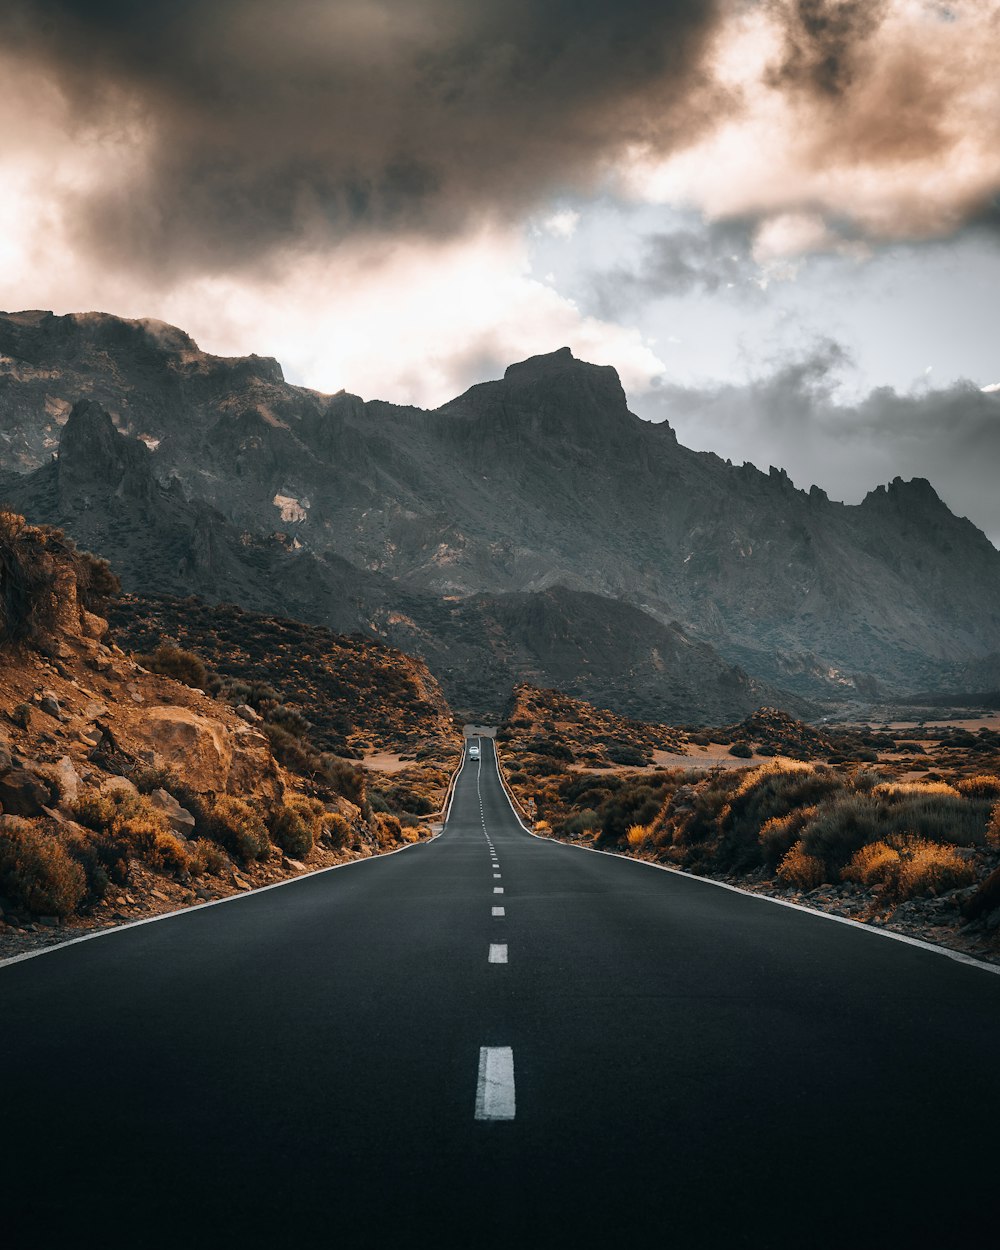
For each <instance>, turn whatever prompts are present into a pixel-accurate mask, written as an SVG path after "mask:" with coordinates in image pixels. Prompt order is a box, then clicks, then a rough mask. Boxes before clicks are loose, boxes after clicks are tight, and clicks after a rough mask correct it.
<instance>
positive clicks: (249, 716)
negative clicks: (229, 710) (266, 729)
mask: <svg viewBox="0 0 1000 1250" xmlns="http://www.w3.org/2000/svg"><path fill="white" fill-rule="evenodd" d="M236 715H237V716H238V717H239V718H240V719H241V720H245V721H246V722H247V724H248V725H256V724H259V722H260V719H261V717H260V713H259V712H256V711H254V709H253V708H252V707H251V706H250V704H249V703H240V704H239V705H238V706H237V708H236Z"/></svg>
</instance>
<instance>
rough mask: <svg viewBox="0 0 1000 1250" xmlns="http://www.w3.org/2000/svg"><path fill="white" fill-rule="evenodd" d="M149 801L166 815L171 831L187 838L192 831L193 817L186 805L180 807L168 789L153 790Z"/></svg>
mask: <svg viewBox="0 0 1000 1250" xmlns="http://www.w3.org/2000/svg"><path fill="white" fill-rule="evenodd" d="M149 801H150V803H152V805H153V806H154V807H155V808H157V810H159V811H161V812H162V813H163V814H164V816H166V818H167V821H168V823H169V824H170V829H171V832H173V833H176V834H177V836H178V837H179V838H189V837H190V836H191V834H192V833H194V825H195V820H194V817H193V816H192V815H191V813H190V812H189V811H188V810H187V808H186V807H181V805H180V803H178V802H177V800H176V799H175V798H174V796H173V795H172V794H170V793H169V791H167V790H154V791H153V793H152V794H151V795H150V796H149Z"/></svg>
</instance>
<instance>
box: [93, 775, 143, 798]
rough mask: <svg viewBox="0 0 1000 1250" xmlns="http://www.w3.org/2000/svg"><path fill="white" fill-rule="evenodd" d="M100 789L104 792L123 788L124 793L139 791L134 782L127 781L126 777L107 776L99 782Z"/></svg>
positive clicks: (136, 792)
mask: <svg viewBox="0 0 1000 1250" xmlns="http://www.w3.org/2000/svg"><path fill="white" fill-rule="evenodd" d="M101 789H102V790H103V791H105V792H107V791H108V790H123V791H124V792H125V793H126V794H135V795H137V794H138V793H139V791H138V789H137V788H136V786H135V783H134V782H132V781H129V779H128V778H127V777H107V778H105V780H104V781H102V782H101Z"/></svg>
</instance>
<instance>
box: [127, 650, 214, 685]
mask: <svg viewBox="0 0 1000 1250" xmlns="http://www.w3.org/2000/svg"><path fill="white" fill-rule="evenodd" d="M139 658H140V661H141V662H142V664H143V666H144V667H145V668H148V669H149V671H150V672H151V673H160V674H161V675H162V676H164V677H172V678H173V680H174V681H179V682H182V683H183V684H184V685H185V686H193V687H194V688H195V689H197V690H205V689H206V688H207V686H208V670H207V669H206V667H205V664H204V662H203V661H202V660H201V659H200V658H199V657H198V656H196V655H195V654H194V652H193V651H182V650H181V648H180V647H178V646H177V645H176V644H175V643H172V642H169V641H167V640H166V639H164V640H163V641H162V642H161V643H160V645H159V646H158V647H157V648H156V650H155V651H154V652H153V654H152V655H143V656H140V657H139Z"/></svg>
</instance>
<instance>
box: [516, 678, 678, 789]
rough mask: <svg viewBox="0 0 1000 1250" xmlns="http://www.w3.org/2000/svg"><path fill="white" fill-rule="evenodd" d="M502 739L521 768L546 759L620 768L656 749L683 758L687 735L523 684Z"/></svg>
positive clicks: (644, 759)
mask: <svg viewBox="0 0 1000 1250" xmlns="http://www.w3.org/2000/svg"><path fill="white" fill-rule="evenodd" d="M497 740H498V741H499V742H501V743H502V744H503V749H504V753H505V755H510V757H511V758H514V759H516V760H517V761H518V763H519V765H520V766H523V765H524V763H525V761H526V760H527V761H528V763H529V764H530V767H531V768H536V767H537V765H538V764H539V763H540V761H541V760H544V762H545V765H546V767H549V766H551V765H552V761H561V763H560V765H559V766H560V767H561V764H562V763H565V764H573V763H575V764H579V765H582V766H584V767H586V768H616V767H620V766H632V767H636V766H639V767H641V766H644V765H646V764H648V763H650V762H651V761H652V758H653V754H654V752H656V751H668V752H671V753H676V754H679V755H683V754H684V753H685V750H686V743H687V734H686V733H685V732H684V731H683V730H680V729H676V728H674V727H673V726H671V725H649V724H645V723H643V722H642V721H636V720H630V719H629V718H628V717H626V716H617V715H615V713H614V712H608V711H606V710H603V709H601V708H596V707H593V706H592V705H591V704H589V703H585V702H583V701H582V700H580V699H574V698H571V697H570V696H568V695H565V694H562V693H560V691H558V690H545V689H539V688H538V687H536V686H529V685H527V684H522V685H518V686H515V688H514V692H513V694H512V695H511V700H510V704H509V706H508V708H507V714H506V715H505V717H504V720H503V724H502V726H501V727H500V729H499V731H498V733H497ZM532 756H534V757H535V758H534V760H531V759H530V757H532ZM539 771H540V770H539Z"/></svg>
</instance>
